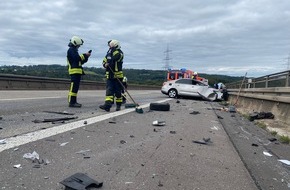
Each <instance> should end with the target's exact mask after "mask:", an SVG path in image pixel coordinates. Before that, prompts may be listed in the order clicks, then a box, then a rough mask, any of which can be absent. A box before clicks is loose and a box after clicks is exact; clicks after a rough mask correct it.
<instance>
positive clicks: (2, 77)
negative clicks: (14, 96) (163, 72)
mask: <svg viewBox="0 0 290 190" xmlns="http://www.w3.org/2000/svg"><path fill="white" fill-rule="evenodd" d="M69 86H70V80H69V79H56V78H47V77H33V76H23V75H11V74H0V90H68V88H69ZM105 88H106V83H105V81H102V82H95V81H86V80H82V81H81V85H80V89H84V90H103V89H105ZM129 89H132V90H160V89H161V87H160V86H151V85H134V84H129Z"/></svg>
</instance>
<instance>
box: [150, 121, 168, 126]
mask: <svg viewBox="0 0 290 190" xmlns="http://www.w3.org/2000/svg"><path fill="white" fill-rule="evenodd" d="M152 125H154V126H164V125H165V121H158V120H156V121H153V123H152Z"/></svg>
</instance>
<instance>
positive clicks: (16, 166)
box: [13, 164, 21, 168]
mask: <svg viewBox="0 0 290 190" xmlns="http://www.w3.org/2000/svg"><path fill="white" fill-rule="evenodd" d="M13 168H21V164H16V165H14V166H13Z"/></svg>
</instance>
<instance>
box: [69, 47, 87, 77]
mask: <svg viewBox="0 0 290 190" xmlns="http://www.w3.org/2000/svg"><path fill="white" fill-rule="evenodd" d="M87 61H88V56H87V55H86V54H79V53H78V48H76V47H75V46H70V48H69V49H68V50H67V64H68V73H69V75H74V74H77V75H84V74H85V73H84V70H83V67H82V65H83V64H84V63H86V62H87Z"/></svg>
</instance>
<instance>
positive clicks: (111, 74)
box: [103, 48, 124, 79]
mask: <svg viewBox="0 0 290 190" xmlns="http://www.w3.org/2000/svg"><path fill="white" fill-rule="evenodd" d="M123 58H124V54H123V52H122V50H120V49H116V48H110V49H109V50H108V52H107V55H106V57H105V58H104V60H103V67H104V68H106V78H107V79H113V78H119V79H121V78H123V77H124V75H123V71H122V70H123ZM106 63H108V66H107V67H106V66H105V64H106Z"/></svg>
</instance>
